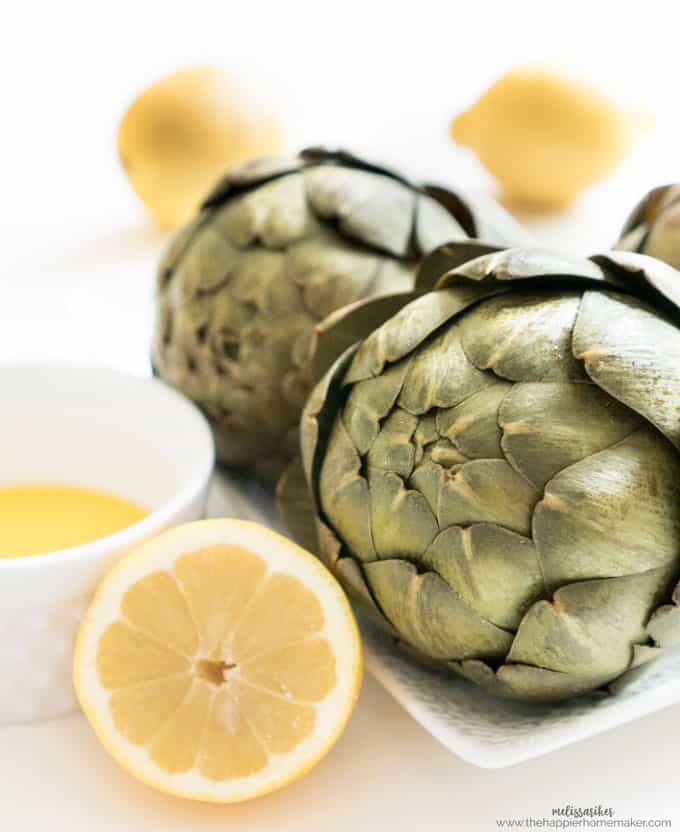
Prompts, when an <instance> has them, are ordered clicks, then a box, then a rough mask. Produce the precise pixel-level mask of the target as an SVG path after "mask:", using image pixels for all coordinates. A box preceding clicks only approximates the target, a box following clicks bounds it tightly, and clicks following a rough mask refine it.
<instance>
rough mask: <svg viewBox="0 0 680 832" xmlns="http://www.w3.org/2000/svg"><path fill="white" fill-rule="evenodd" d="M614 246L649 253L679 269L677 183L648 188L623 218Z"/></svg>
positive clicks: (679, 202)
mask: <svg viewBox="0 0 680 832" xmlns="http://www.w3.org/2000/svg"><path fill="white" fill-rule="evenodd" d="M615 248H617V249H619V250H622V251H636V252H639V253H640V254H648V255H650V256H651V257H656V258H658V259H659V260H664V261H665V262H666V263H669V264H670V265H671V266H673V267H674V268H676V269H680V185H663V186H662V187H659V188H654V189H653V190H651V191H650V192H649V193H648V194H647V195H646V196H645V197H644V199H642V200H641V201H640V202H639V203H638V204H637V205H636V206H635V209H634V210H633V213H632V214H631V215H630V217H628V219H627V220H626V224H625V225H624V227H623V230H622V232H621V237H620V238H619V240H618V242H617V243H616V246H615Z"/></svg>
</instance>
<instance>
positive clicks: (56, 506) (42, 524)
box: [0, 483, 148, 558]
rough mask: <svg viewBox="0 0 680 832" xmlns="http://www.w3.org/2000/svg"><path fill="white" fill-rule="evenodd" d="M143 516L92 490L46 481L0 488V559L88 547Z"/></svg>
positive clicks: (123, 501)
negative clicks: (73, 547) (83, 544)
mask: <svg viewBox="0 0 680 832" xmlns="http://www.w3.org/2000/svg"><path fill="white" fill-rule="evenodd" d="M147 514H148V511H147V509H145V508H143V507H142V506H140V505H138V504H136V503H133V502H131V501H130V500H126V499H124V498H123V497H117V496H114V495H113V494H109V493H107V492H105V491H98V490H96V489H92V488H78V487H76V486H70V485H58V484H51V483H41V484H27V485H13V486H4V487H0V558H20V557H26V556H27V555H39V554H43V553H46V552H55V551H58V550H59V549H68V548H69V547H71V546H79V545H81V544H82V543H90V542H91V541H93V540H98V539H99V538H100V537H106V536H107V535H110V534H114V533H115V532H118V531H120V530H121V529H124V528H126V527H127V526H131V525H132V524H133V523H136V522H137V521H139V520H141V519H142V518H143V517H146V515H147Z"/></svg>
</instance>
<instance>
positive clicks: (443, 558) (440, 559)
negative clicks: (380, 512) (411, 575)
mask: <svg viewBox="0 0 680 832" xmlns="http://www.w3.org/2000/svg"><path fill="white" fill-rule="evenodd" d="M417 562H418V566H419V567H422V568H423V569H427V570H430V571H432V572H436V573H437V574H438V575H440V576H441V577H442V578H443V579H444V580H445V581H446V583H447V584H448V585H449V586H450V587H451V588H452V589H453V590H454V591H455V592H456V593H457V595H459V596H460V597H461V598H462V600H463V601H465V603H466V604H467V605H468V606H470V607H471V608H472V609H474V610H475V611H476V612H477V613H478V614H479V615H480V616H481V617H482V618H484V619H485V620H487V621H490V622H491V623H492V624H495V625H496V626H498V627H502V628H503V629H506V630H516V629H517V627H518V626H519V624H520V621H521V620H522V617H523V615H524V613H525V612H526V611H527V610H528V609H529V607H530V606H531V605H532V604H533V603H534V601H536V600H537V599H539V598H542V597H545V585H544V582H543V574H542V572H541V568H540V563H539V560H538V557H537V554H536V549H535V547H534V545H533V543H532V541H531V540H530V539H529V538H527V537H523V536H522V535H518V534H515V533H514V532H511V531H508V530H507V529H504V528H502V527H501V526H495V525H492V524H490V523H478V524H473V525H471V526H467V527H465V528H461V527H460V526H450V527H449V528H448V529H444V531H442V532H441V533H440V534H439V535H437V537H436V538H435V539H434V540H433V541H432V543H431V544H430V545H429V546H428V548H427V549H426V551H425V552H424V554H423V555H422V557H421V558H419V559H418V561H417Z"/></svg>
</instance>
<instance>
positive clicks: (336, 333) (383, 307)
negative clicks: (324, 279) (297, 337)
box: [309, 292, 418, 380]
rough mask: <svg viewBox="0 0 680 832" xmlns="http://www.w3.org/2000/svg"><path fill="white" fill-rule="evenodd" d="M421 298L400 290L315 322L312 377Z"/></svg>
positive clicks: (346, 308) (356, 304)
mask: <svg viewBox="0 0 680 832" xmlns="http://www.w3.org/2000/svg"><path fill="white" fill-rule="evenodd" d="M416 297H418V294H417V293H415V292H398V293H395V294H390V295H379V296H378V297H375V298H367V299H365V300H359V301H356V302H355V303H352V304H348V305H347V306H343V307H341V308H340V309H338V310H336V311H335V312H333V313H332V314H330V315H328V316H327V317H325V318H324V319H323V320H322V321H321V322H320V323H318V324H317V325H316V327H315V328H314V331H313V333H312V338H311V341H310V347H309V354H310V359H309V362H310V366H311V377H312V378H313V379H314V380H318V379H319V378H321V376H322V375H323V374H324V373H325V372H326V370H327V368H328V367H330V366H331V364H332V363H333V362H334V361H335V359H336V358H337V357H338V356H339V355H340V354H341V353H343V352H344V351H345V350H346V349H347V347H349V346H351V345H352V344H356V343H357V342H359V341H361V340H362V339H363V338H365V337H366V336H367V335H370V333H371V332H373V331H374V330H375V329H376V328H377V327H379V326H380V325H381V324H383V323H384V322H385V321H386V320H388V318H391V317H392V316H393V315H395V314H396V313H397V312H398V311H399V310H400V309H402V308H403V307H404V306H405V305H406V304H407V303H410V302H411V301H412V300H414V299H415V298H416Z"/></svg>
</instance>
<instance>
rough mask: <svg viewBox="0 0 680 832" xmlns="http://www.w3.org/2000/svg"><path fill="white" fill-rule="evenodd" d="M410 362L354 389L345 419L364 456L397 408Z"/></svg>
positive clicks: (352, 388)
mask: <svg viewBox="0 0 680 832" xmlns="http://www.w3.org/2000/svg"><path fill="white" fill-rule="evenodd" d="M408 367H409V362H408V360H406V361H400V362H399V363H398V364H394V365H392V366H391V367H389V368H388V369H387V370H386V371H385V372H384V373H383V374H382V375H381V376H379V377H378V378H371V379H367V380H366V381H360V382H359V383H358V384H355V385H353V386H352V387H350V390H349V395H348V397H347V401H346V403H345V406H344V408H343V412H342V418H343V421H344V423H345V427H346V428H347V432H348V433H349V435H350V436H351V437H352V441H353V442H354V444H355V445H356V447H357V450H358V452H359V453H360V454H362V455H363V454H366V453H368V451H369V449H370V448H371V446H372V445H373V443H374V442H375V440H376V438H377V436H378V433H379V431H380V426H381V423H382V421H383V419H385V417H386V416H388V415H389V413H390V411H391V410H392V408H393V407H394V404H395V402H396V400H397V397H398V395H399V393H400V391H401V389H402V386H403V384H404V377H405V376H406V373H407V372H408Z"/></svg>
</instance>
